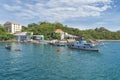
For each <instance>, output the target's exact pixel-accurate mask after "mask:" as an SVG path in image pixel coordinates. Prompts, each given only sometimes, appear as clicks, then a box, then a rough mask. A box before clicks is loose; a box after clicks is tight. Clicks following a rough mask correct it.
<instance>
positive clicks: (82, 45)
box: [68, 38, 99, 51]
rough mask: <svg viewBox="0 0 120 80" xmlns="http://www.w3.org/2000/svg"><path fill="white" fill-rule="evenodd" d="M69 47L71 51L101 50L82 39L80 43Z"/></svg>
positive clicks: (77, 42)
mask: <svg viewBox="0 0 120 80" xmlns="http://www.w3.org/2000/svg"><path fill="white" fill-rule="evenodd" d="M68 47H69V48H71V49H79V50H88V51H99V48H98V47H97V46H96V44H93V43H88V42H87V41H86V40H85V39H84V38H80V39H79V41H76V42H75V43H73V44H70V45H68Z"/></svg>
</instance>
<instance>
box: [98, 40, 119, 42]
mask: <svg viewBox="0 0 120 80" xmlns="http://www.w3.org/2000/svg"><path fill="white" fill-rule="evenodd" d="M97 41H99V42H120V40H106V39H104V40H97Z"/></svg>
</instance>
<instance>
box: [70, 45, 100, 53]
mask: <svg viewBox="0 0 120 80" xmlns="http://www.w3.org/2000/svg"><path fill="white" fill-rule="evenodd" d="M68 48H71V49H78V50H86V51H97V52H98V51H99V49H98V48H82V47H72V46H69V47H68Z"/></svg>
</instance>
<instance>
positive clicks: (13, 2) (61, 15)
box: [0, 0, 120, 31]
mask: <svg viewBox="0 0 120 80" xmlns="http://www.w3.org/2000/svg"><path fill="white" fill-rule="evenodd" d="M6 21H14V22H18V23H21V24H23V25H25V26H26V25H27V24H29V23H33V22H35V23H37V22H42V21H48V22H60V23H63V24H64V25H68V26H70V27H75V28H79V29H94V28H96V27H105V28H107V29H109V30H111V31H117V30H120V3H119V0H0V24H4V23H5V22H6Z"/></svg>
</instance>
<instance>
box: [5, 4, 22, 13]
mask: <svg viewBox="0 0 120 80" xmlns="http://www.w3.org/2000/svg"><path fill="white" fill-rule="evenodd" d="M3 7H4V8H5V9H6V10H8V11H16V10H20V9H22V7H21V6H11V5H8V4H3Z"/></svg>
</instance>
